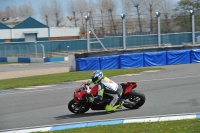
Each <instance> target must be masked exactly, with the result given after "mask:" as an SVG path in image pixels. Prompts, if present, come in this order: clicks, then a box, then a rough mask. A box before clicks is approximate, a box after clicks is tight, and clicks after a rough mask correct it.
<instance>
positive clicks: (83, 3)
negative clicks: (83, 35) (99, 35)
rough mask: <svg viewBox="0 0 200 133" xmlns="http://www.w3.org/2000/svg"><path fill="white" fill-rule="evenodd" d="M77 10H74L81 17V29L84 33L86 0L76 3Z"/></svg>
mask: <svg viewBox="0 0 200 133" xmlns="http://www.w3.org/2000/svg"><path fill="white" fill-rule="evenodd" d="M77 5H78V8H77V9H76V10H77V11H78V12H79V13H80V16H81V23H82V27H83V31H85V26H84V25H85V23H84V22H85V19H84V16H85V15H84V14H86V13H87V9H88V8H87V1H86V0H79V1H78V3H77Z"/></svg>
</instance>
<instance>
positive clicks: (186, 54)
mask: <svg viewBox="0 0 200 133" xmlns="http://www.w3.org/2000/svg"><path fill="white" fill-rule="evenodd" d="M198 62H200V49H196V50H173V51H161V52H144V53H134V54H120V55H112V56H101V57H95V58H93V59H92V58H77V59H76V66H77V71H82V70H98V69H101V70H104V69H119V68H136V67H148V66H163V65H177V64H189V63H198Z"/></svg>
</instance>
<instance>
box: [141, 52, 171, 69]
mask: <svg viewBox="0 0 200 133" xmlns="http://www.w3.org/2000/svg"><path fill="white" fill-rule="evenodd" d="M166 64H167V59H166V51H161V52H145V53H144V66H145V67H146V66H163V65H166Z"/></svg>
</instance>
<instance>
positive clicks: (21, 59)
mask: <svg viewBox="0 0 200 133" xmlns="http://www.w3.org/2000/svg"><path fill="white" fill-rule="evenodd" d="M18 62H21V63H25V62H28V63H30V62H31V59H30V58H18Z"/></svg>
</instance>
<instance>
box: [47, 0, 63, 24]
mask: <svg viewBox="0 0 200 133" xmlns="http://www.w3.org/2000/svg"><path fill="white" fill-rule="evenodd" d="M50 5H51V11H52V17H53V20H54V21H55V23H56V26H57V27H59V26H60V23H61V22H62V20H63V10H62V6H61V4H60V3H59V1H58V0H51V3H50Z"/></svg>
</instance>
